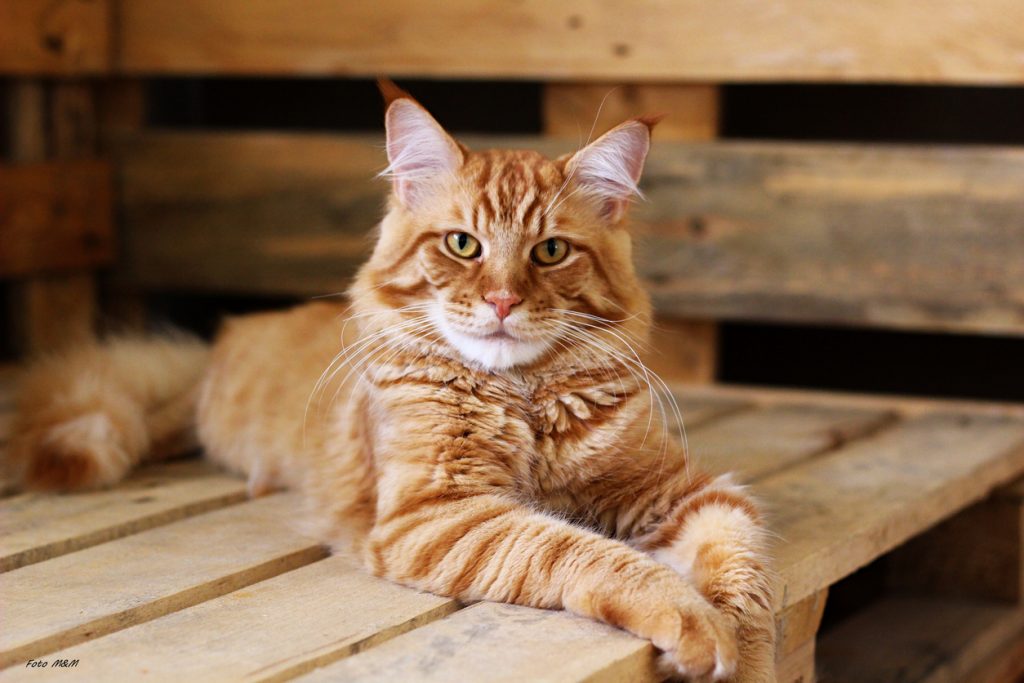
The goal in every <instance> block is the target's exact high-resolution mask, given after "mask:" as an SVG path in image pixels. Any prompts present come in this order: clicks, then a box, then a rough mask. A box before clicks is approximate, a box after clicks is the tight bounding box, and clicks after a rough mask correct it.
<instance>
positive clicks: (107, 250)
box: [0, 160, 114, 277]
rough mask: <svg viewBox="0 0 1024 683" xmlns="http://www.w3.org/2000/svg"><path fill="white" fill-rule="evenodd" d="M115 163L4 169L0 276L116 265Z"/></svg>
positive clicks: (0, 188) (0, 170)
mask: <svg viewBox="0 0 1024 683" xmlns="http://www.w3.org/2000/svg"><path fill="white" fill-rule="evenodd" d="M113 247H114V239H113V190H112V185H111V169H110V164H109V163H107V162H103V161H95V160H93V161H86V160H83V161H71V162H50V163H46V162H44V163H36V164H18V165H0V276H3V277H16V276H22V275H32V274H36V273H38V272H41V271H51V270H61V269H67V268H79V267H88V266H98V265H103V264H107V263H110V262H111V261H112V260H113V255H114V251H113Z"/></svg>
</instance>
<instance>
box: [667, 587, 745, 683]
mask: <svg viewBox="0 0 1024 683" xmlns="http://www.w3.org/2000/svg"><path fill="white" fill-rule="evenodd" d="M661 620H662V621H663V622H664V623H662V624H661V625H660V628H659V629H658V630H659V631H661V632H662V633H663V634H664V635H662V636H661V637H656V638H652V642H653V643H654V645H655V646H656V647H658V648H659V649H660V650H662V654H661V655H660V656H659V657H658V671H659V673H660V674H661V675H662V676H664V677H666V678H669V679H671V680H684V681H724V680H726V679H728V678H730V677H731V676H732V675H733V674H734V673H735V672H736V665H737V661H738V660H739V648H738V646H737V642H736V623H735V621H734V620H733V619H732V618H730V617H729V616H727V615H725V614H723V613H721V612H719V611H718V610H716V609H715V608H714V607H712V606H711V605H710V604H707V603H704V604H700V603H698V604H693V603H689V604H686V605H684V606H681V607H678V608H676V609H675V610H674V611H673V612H669V613H668V614H666V615H664V616H663V617H661Z"/></svg>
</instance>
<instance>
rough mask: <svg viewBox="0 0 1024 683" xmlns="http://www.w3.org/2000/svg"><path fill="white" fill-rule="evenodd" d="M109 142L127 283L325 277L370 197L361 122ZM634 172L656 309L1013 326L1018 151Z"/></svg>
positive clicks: (803, 149) (738, 153) (372, 156)
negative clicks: (119, 187)
mask: <svg viewBox="0 0 1024 683" xmlns="http://www.w3.org/2000/svg"><path fill="white" fill-rule="evenodd" d="M468 142H469V143H470V144H471V146H475V147H486V146H504V145H512V146H518V147H533V148H537V149H540V150H541V151H544V152H546V153H549V154H557V153H561V152H564V151H566V150H568V149H572V143H567V142H558V141H554V142H553V141H551V140H547V139H544V138H525V139H511V140H510V139H498V138H484V139H479V138H477V139H470V140H469V141H468ZM122 151H123V158H124V178H123V180H124V190H125V196H124V201H125V253H124V264H123V268H124V276H125V279H127V280H128V281H129V282H130V283H134V284H138V285H141V286H145V287H150V288H161V287H162V288H180V289H219V290H225V291H231V290H245V291H254V292H274V293H288V294H299V295H311V294H324V293H328V292H334V291H338V290H339V289H341V288H342V287H343V285H344V283H345V282H346V279H347V276H348V275H350V274H351V272H352V271H353V269H354V267H355V266H356V264H358V263H360V262H361V260H362V259H363V258H364V257H365V255H366V254H367V253H368V250H369V243H370V235H371V232H372V227H373V226H374V225H375V223H376V222H377V220H378V219H379V217H380V215H381V213H382V201H383V195H384V191H385V189H386V187H385V184H384V183H382V182H374V181H373V180H371V178H372V176H373V175H374V174H375V173H377V172H378V171H380V170H381V169H382V168H383V166H384V159H383V156H382V154H381V150H380V145H379V141H377V140H376V139H375V138H359V137H349V136H300V135H262V134H238V135H224V134H184V133H179V134H154V135H143V136H140V137H138V138H135V139H134V141H133V142H129V143H127V144H126V145H125V146H124V147H123V149H122ZM643 189H644V192H645V193H646V195H647V197H648V201H646V202H642V203H641V204H639V205H638V207H637V212H636V217H637V220H638V223H639V224H640V225H641V228H642V230H641V239H640V240H639V244H638V253H637V259H636V260H637V264H638V267H639V269H640V272H641V274H642V275H643V276H644V278H645V279H646V280H647V281H648V283H649V287H650V289H651V291H652V294H653V295H654V298H655V303H656V305H657V307H658V310H659V312H661V313H664V314H670V315H678V316H684V317H698V318H715V319H720V318H730V319H756V320H774V321H790V322H800V321H803V322H819V323H820V322H830V323H842V324H859V325H874V326H883V327H897V328H911V329H929V330H951V331H974V332H977V331H984V332H990V333H1002V334H1024V309H1022V308H1021V306H1020V298H1021V296H1022V292H1024V202H1022V201H1021V197H1024V151H1021V150H1013V149H995V148H941V149H937V148H931V149H929V148H919V147H915V148H909V147H898V146H884V147H883V146H839V145H809V144H788V143H778V144H755V143H732V142H729V143H726V142H714V143H699V144H698V143H692V144H691V143H672V142H667V143H660V144H656V145H655V146H654V148H653V150H652V153H651V156H650V159H649V162H648V167H647V171H646V174H645V181H644V186H643Z"/></svg>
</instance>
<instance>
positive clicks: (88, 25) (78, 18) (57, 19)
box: [0, 0, 113, 76]
mask: <svg viewBox="0 0 1024 683" xmlns="http://www.w3.org/2000/svg"><path fill="white" fill-rule="evenodd" d="M111 11H112V10H111V2H109V1H108V0H5V1H4V2H0V74H5V75H10V74H16V75H48V76H66V75H70V74H96V73H103V72H105V71H107V70H108V69H109V68H110V66H111V63H110V62H111V59H110V58H111V50H112V47H113V43H112V37H111V25H110V21H111V14H110V13H111Z"/></svg>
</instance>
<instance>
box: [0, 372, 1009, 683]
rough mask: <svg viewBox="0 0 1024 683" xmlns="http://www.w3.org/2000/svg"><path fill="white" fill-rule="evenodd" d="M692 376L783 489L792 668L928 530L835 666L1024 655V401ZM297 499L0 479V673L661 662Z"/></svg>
mask: <svg viewBox="0 0 1024 683" xmlns="http://www.w3.org/2000/svg"><path fill="white" fill-rule="evenodd" d="M678 393H679V398H680V400H681V405H682V407H683V414H684V416H685V420H686V421H687V423H688V432H689V437H690V443H691V445H692V448H693V451H694V453H695V455H696V457H697V458H698V459H699V460H700V461H702V462H703V463H704V464H706V465H707V466H708V467H710V468H711V469H713V470H716V471H727V470H728V471H735V472H737V473H738V474H739V476H740V477H741V478H742V479H743V480H745V481H747V482H749V483H750V484H751V485H752V486H753V487H754V490H755V491H756V492H757V493H758V494H759V495H760V497H761V498H762V499H763V500H764V501H765V503H766V505H767V507H768V509H769V511H770V513H769V514H770V519H771V525H772V528H773V530H774V531H775V532H776V533H777V534H778V538H779V541H778V544H777V548H776V552H777V557H778V570H779V573H780V583H779V586H780V590H779V592H778V596H779V598H778V604H777V605H776V607H777V610H778V616H777V626H778V634H779V651H778V653H779V654H778V672H779V674H780V680H784V681H799V680H803V681H810V680H812V678H813V668H814V653H815V643H816V632H817V629H818V624H819V622H820V619H821V615H822V611H823V609H824V607H825V603H826V596H827V594H828V589H829V586H830V585H832V584H834V583H835V582H837V581H839V580H840V579H842V578H843V577H845V576H847V575H849V574H851V573H852V572H854V571H856V570H857V569H859V568H861V567H863V566H864V565H866V564H868V563H870V562H872V561H873V560H875V559H876V558H878V557H879V556H880V555H882V554H884V553H887V552H889V551H890V550H892V549H894V548H896V547H897V546H900V545H901V544H903V543H904V542H906V541H907V540H908V539H911V538H914V537H915V536H917V537H918V539H917V540H915V541H913V543H914V544H917V545H912V546H909V547H908V550H909V553H908V554H907V555H906V556H900V554H899V553H897V554H896V555H895V556H894V559H895V560H896V561H895V562H893V563H892V565H891V566H890V567H888V568H887V571H888V576H887V579H888V583H889V584H890V585H891V586H892V591H891V593H889V594H887V595H886V597H884V598H882V599H881V600H877V601H875V602H873V603H872V604H871V605H870V606H868V607H866V608H865V609H864V610H862V611H860V612H859V613H858V614H857V615H855V616H854V617H852V618H851V619H849V620H847V621H846V622H843V623H842V624H840V626H839V627H837V628H836V629H835V630H834V631H832V632H831V633H830V634H828V635H827V636H826V637H825V638H824V639H823V640H821V641H820V644H819V645H820V650H821V655H822V657H821V661H820V665H821V667H822V668H823V669H824V671H825V672H826V673H827V674H829V675H830V677H829V678H827V680H836V681H864V682H866V681H887V680H888V681H897V680H899V681H935V680H965V681H967V680H970V681H982V680H986V681H1009V680H1012V678H1011V675H1016V674H1019V673H1021V672H1022V671H1024V662H1022V660H1021V659H1020V657H1019V654H1020V650H1021V643H1024V606H1022V605H1021V604H1020V598H1021V592H1022V587H1024V566H1022V558H1024V532H1022V521H1024V485H1017V486H1016V487H1004V488H1001V489H999V490H998V493H997V494H996V495H995V496H993V497H990V498H988V499H987V500H986V496H988V495H989V494H990V493H991V492H992V491H993V490H994V489H996V488H997V487H998V486H999V485H1000V484H1002V483H1004V482H1006V481H1007V480H1008V479H1010V478H1011V477H1013V476H1015V475H1016V474H1018V473H1019V472H1021V471H1022V469H1024V407H1021V406H1006V405H996V404H987V405H986V404H977V403H976V404H964V403H944V402H935V401H921V400H899V399H892V398H877V397H863V396H841V395H822V394H818V393H806V392H794V391H770V390H763V389H744V388H724V387H702V388H694V387H684V388H680V389H679V392H678ZM299 509H300V508H299V504H298V500H297V498H296V495H295V494H291V493H285V494H276V495H272V496H269V497H266V498H261V499H257V500H247V499H246V494H245V483H244V482H243V481H241V480H238V479H234V478H232V477H229V476H226V475H224V474H221V473H219V472H217V471H215V470H214V469H213V468H211V467H210V466H208V465H206V464H205V463H202V462H198V461H194V460H188V461H180V462H173V463H168V464H164V465H158V466H152V467H149V468H147V469H145V470H143V471H140V472H139V473H137V474H136V475H135V476H133V477H132V479H131V480H130V481H128V482H126V483H125V484H124V485H122V486H120V487H118V488H116V489H114V490H111V491H104V492H98V493H88V494H79V495H68V496H60V497H53V496H45V495H33V494H20V495H13V496H9V497H7V498H4V499H0V570H2V571H3V572H4V573H3V575H2V577H0V604H3V606H4V627H3V629H2V632H0V666H2V667H9V668H6V669H5V670H4V671H3V672H2V673H0V680H5V681H6V680H12V681H15V680H26V681H28V680H34V679H35V678H38V677H39V676H41V675H44V672H41V671H39V670H36V669H32V668H27V667H26V666H25V662H26V661H28V660H30V659H37V660H43V661H48V662H51V668H49V669H48V670H47V672H45V673H47V674H48V675H51V676H53V677H54V679H55V680H56V678H57V677H59V676H73V677H77V678H78V679H80V680H91V681H96V680H136V679H138V678H140V677H142V676H143V675H145V677H146V678H147V679H153V680H183V679H187V680H193V679H196V680H199V679H201V680H236V679H237V680H252V681H279V680H286V679H291V678H293V677H299V676H305V675H306V674H309V676H308V679H305V680H317V679H318V680H346V681H364V680H365V681H371V680H381V681H384V680H387V681H393V680H423V681H452V680H473V681H476V680H501V681H524V680H530V681H533V680H538V681H540V680H543V681H560V682H564V681H585V680H587V681H589V680H622V681H648V680H654V678H653V674H652V672H651V669H650V666H651V647H650V645H649V644H648V643H647V642H645V641H642V640H639V639H637V638H634V637H632V636H629V635H627V634H625V633H623V632H619V631H616V630H615V629H612V628H609V627H606V626H604V625H601V624H598V623H596V622H591V621H588V620H586V619H581V618H578V617H575V616H572V615H569V614H567V613H563V612H546V611H540V610H533V609H529V608H522V607H514V606H509V605H501V604H491V603H478V604H474V605H460V604H458V603H457V602H455V601H453V600H449V599H447V598H441V597H436V596H431V595H426V594H422V593H418V592H416V591H413V590H410V589H405V588H402V587H399V586H395V585H392V584H390V583H388V582H386V581H381V580H378V579H375V578H373V577H370V576H369V575H367V574H366V573H365V572H364V571H363V570H362V569H361V568H359V567H358V566H357V563H356V562H355V561H354V560H353V559H351V558H347V557H342V556H338V557H328V556H327V551H326V550H325V549H324V548H323V547H321V546H319V545H318V544H317V543H316V542H314V541H312V540H309V539H307V538H304V537H303V536H302V535H301V534H300V533H298V531H297V528H296V526H297V518H296V514H297V512H298V510H299ZM962 509H964V510H965V512H963V513H961V514H960V515H958V516H953V517H952V519H950V520H949V521H948V522H946V523H945V524H944V525H940V526H939V527H937V528H934V529H933V530H932V531H930V532H928V533H926V534H924V535H923V536H921V535H920V534H922V532H925V531H926V530H928V529H929V528H930V527H932V526H933V525H934V524H936V523H937V522H940V521H941V520H943V519H945V518H947V517H950V515H953V514H954V513H955V512H956V511H958V510H962ZM950 548H956V549H957V552H956V553H950ZM908 588H909V589H917V590H905V589H908ZM60 660H70V661H73V660H78V664H77V665H76V667H75V668H74V670H70V671H69V670H63V669H61V670H55V668H54V667H53V665H52V663H53V662H55V661H60ZM908 661H909V664H908ZM851 666H853V667H854V668H852V669H851V668H850V667H851ZM321 667H322V668H321ZM915 667H916V668H915ZM1000 667H1002V668H1000ZM55 671H56V672H55ZM908 671H909V672H910V673H909V674H908ZM54 672H55V673H54ZM979 672H982V673H983V674H984V675H983V676H982V673H979ZM992 672H995V673H992ZM1007 672H1010V673H1007ZM940 674H941V676H940ZM833 675H834V677H833ZM937 676H939V677H937Z"/></svg>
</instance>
